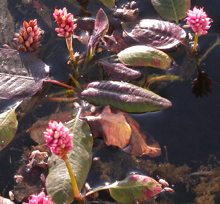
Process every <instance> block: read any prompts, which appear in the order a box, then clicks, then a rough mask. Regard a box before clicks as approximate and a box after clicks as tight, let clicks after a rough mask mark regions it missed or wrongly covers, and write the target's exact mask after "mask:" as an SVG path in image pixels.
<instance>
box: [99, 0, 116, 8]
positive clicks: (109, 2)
mask: <svg viewBox="0 0 220 204" xmlns="http://www.w3.org/2000/svg"><path fill="white" fill-rule="evenodd" d="M100 1H101V2H102V3H103V4H104V5H105V6H106V7H109V8H114V7H115V0H100Z"/></svg>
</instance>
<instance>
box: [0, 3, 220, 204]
mask: <svg viewBox="0 0 220 204" xmlns="http://www.w3.org/2000/svg"><path fill="white" fill-rule="evenodd" d="M33 2H34V1H33ZM33 2H32V1H28V0H26V1H19V0H16V1H14V0H8V7H9V10H10V11H11V13H12V16H13V18H14V21H15V27H16V29H19V27H20V26H21V24H22V22H23V21H24V20H26V21H29V20H30V19H34V18H37V19H38V22H39V26H40V27H41V28H42V29H43V30H45V36H44V40H43V46H42V48H43V49H42V52H41V56H40V57H41V59H42V60H43V61H44V62H45V63H46V64H48V65H49V66H50V67H51V73H52V76H54V78H55V79H57V80H60V81H65V80H67V79H68V74H69V72H70V69H69V68H68V66H67V65H66V60H67V58H68V51H67V49H66V47H65V46H66V45H65V40H64V39H59V38H57V37H56V33H55V31H54V26H55V24H53V27H52V28H50V27H49V26H48V25H47V24H46V23H45V21H44V20H43V19H42V18H41V16H39V13H38V12H36V9H35V8H34V6H33ZM39 2H40V1H39ZM41 2H42V3H44V4H45V5H46V6H47V7H48V8H49V9H50V10H53V9H54V8H55V7H57V8H63V7H64V6H66V7H67V8H68V10H69V11H70V12H72V13H74V14H75V15H76V16H77V15H80V9H79V8H78V7H77V6H75V5H77V4H76V3H73V2H75V1H71V0H66V1H64V0H63V1H60V0H59V1H53V0H47V1H46V0H45V1H43V0H42V1H41ZM124 2H127V1H120V3H119V5H121V4H123V3H124ZM137 2H138V4H139V7H140V18H157V19H159V16H158V14H157V13H156V12H155V11H154V9H153V7H152V5H151V3H150V1H143V0H140V1H137ZM195 5H197V6H199V7H205V10H206V12H207V13H208V15H209V16H210V17H211V18H212V19H213V21H214V22H213V23H212V27H211V29H210V32H209V34H208V35H207V36H203V37H201V38H199V46H200V53H199V54H201V55H202V54H203V53H204V52H205V51H206V49H207V48H208V47H209V46H210V45H212V44H213V43H214V42H215V39H216V37H217V36H216V34H217V33H219V31H220V15H219V11H220V3H219V2H218V1H206V0H195V1H193V0H192V7H193V6H195ZM101 6H102V4H101V3H100V2H99V1H98V0H97V1H95V0H93V1H90V3H89V5H88V8H87V9H88V11H90V12H91V13H92V15H91V16H92V17H95V15H96V13H97V11H98V9H99V8H100V7H101ZM108 12H110V10H109V9H106V13H108ZM51 19H52V18H51ZM52 22H53V19H52ZM74 48H75V50H76V51H81V50H83V49H84V47H83V46H82V45H81V44H80V43H78V42H77V41H76V43H75V44H74ZM219 56H220V46H217V47H216V48H215V49H214V50H213V51H212V52H211V54H209V55H208V57H207V58H206V59H205V60H204V61H203V63H202V66H201V68H202V70H204V71H206V72H207V73H208V74H209V76H210V77H211V78H212V79H213V81H214V85H213V86H212V93H211V94H210V95H209V96H208V97H203V98H198V99H197V98H196V97H195V96H194V95H193V94H191V82H192V79H194V78H195V77H196V73H195V74H194V75H193V76H192V77H191V79H189V80H186V81H183V82H179V81H178V82H173V83H169V84H168V85H167V86H166V87H164V88H163V89H161V90H160V93H159V94H160V95H161V96H163V97H165V98H167V99H169V100H170V101H171V102H172V104H173V106H172V107H171V108H169V109H167V110H163V111H158V112H154V113H146V114H134V115H133V117H134V118H135V119H136V120H137V121H138V122H139V123H140V125H141V126H142V128H143V129H144V130H145V131H147V132H149V133H150V134H151V135H152V136H153V137H154V138H155V139H156V140H157V142H158V143H159V144H160V145H161V147H162V152H163V154H162V156H160V157H159V158H157V159H156V161H160V162H164V161H165V153H164V152H165V150H164V148H163V146H166V147H167V154H168V159H169V162H170V163H172V164H175V165H177V166H178V165H183V164H187V165H188V166H189V167H191V168H192V169H195V170H196V169H198V167H199V166H200V165H201V164H207V161H208V159H209V156H210V154H213V155H215V156H216V157H217V159H220V123H219V121H220V57H219ZM55 89H59V88H57V87H55ZM5 103H6V104H8V102H7V101H6V102H3V103H2V104H1V106H5ZM55 109H56V107H51V106H50V105H49V104H48V105H44V106H43V107H42V108H41V109H40V111H38V114H37V117H38V118H40V117H44V116H46V115H48V114H50V113H53V112H54V111H55ZM35 114H36V113H35ZM35 121H36V118H35V117H32V116H31V115H29V116H28V117H27V120H26V123H25V124H22V126H21V127H19V130H20V131H23V130H24V129H25V128H26V129H28V128H30V126H31V125H32V123H34V122H35ZM18 133H19V131H18ZM35 144H36V143H35V142H33V140H31V139H30V137H29V133H26V134H25V135H23V136H22V137H19V138H18V139H16V140H15V141H13V142H12V143H11V144H10V145H9V146H8V147H7V148H6V149H5V150H3V151H2V152H0V194H1V195H3V196H5V197H7V193H8V191H9V190H12V189H13V185H14V179H13V176H14V174H15V172H16V170H17V169H18V167H19V165H20V159H21V154H22V152H23V150H24V148H28V147H30V146H31V145H35ZM107 149H108V148H107ZM105 151H106V152H105V153H103V155H105V154H106V155H105V156H106V157H108V154H109V153H108V151H110V152H111V151H112V150H111V149H110V150H105ZM97 154H98V153H97ZM98 156H100V155H99V154H98ZM110 157H111V156H110ZM146 159H147V157H146ZM125 171H127V173H129V171H132V169H127V170H125ZM89 176H90V177H89V178H88V180H89V181H90V182H92V184H93V185H98V182H101V181H100V180H99V179H94V178H91V177H92V176H93V175H91V174H89ZM97 176H98V175H97ZM95 180H97V183H96V182H95ZM180 189H181V187H180ZM177 192H178V190H177ZM182 199H183V200H180V199H179V198H178V195H177V199H176V203H187V202H193V199H191V200H188V198H182Z"/></svg>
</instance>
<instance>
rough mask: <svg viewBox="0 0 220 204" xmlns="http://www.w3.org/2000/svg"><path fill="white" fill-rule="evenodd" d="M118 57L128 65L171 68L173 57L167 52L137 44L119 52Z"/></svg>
mask: <svg viewBox="0 0 220 204" xmlns="http://www.w3.org/2000/svg"><path fill="white" fill-rule="evenodd" d="M118 59H119V60H120V61H121V62H122V63H124V64H125V65H128V66H150V67H155V68H159V69H169V68H170V67H171V63H172V58H171V57H170V56H169V55H167V54H166V53H165V52H163V51H161V50H158V49H156V48H153V47H148V46H145V45H135V46H132V47H129V48H126V49H124V50H123V51H121V52H119V53H118Z"/></svg>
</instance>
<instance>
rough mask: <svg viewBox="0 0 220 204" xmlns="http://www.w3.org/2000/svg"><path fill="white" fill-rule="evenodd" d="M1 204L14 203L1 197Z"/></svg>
mask: <svg viewBox="0 0 220 204" xmlns="http://www.w3.org/2000/svg"><path fill="white" fill-rule="evenodd" d="M0 203H1V204H14V202H12V201H11V200H9V199H7V198H3V197H2V196H0Z"/></svg>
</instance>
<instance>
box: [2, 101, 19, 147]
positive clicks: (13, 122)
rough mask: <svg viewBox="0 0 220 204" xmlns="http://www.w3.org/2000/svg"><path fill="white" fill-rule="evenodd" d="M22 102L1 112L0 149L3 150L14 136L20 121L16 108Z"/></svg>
mask: <svg viewBox="0 0 220 204" xmlns="http://www.w3.org/2000/svg"><path fill="white" fill-rule="evenodd" d="M20 103H21V102H19V103H17V105H16V106H15V107H14V108H12V109H11V110H7V111H4V112H3V113H1V114H0V151H1V150H3V149H4V148H5V147H6V146H7V145H8V144H9V143H10V142H11V140H12V139H13V138H14V136H15V133H16V131H17V127H18V121H17V117H16V114H15V109H16V108H17V107H18V105H20Z"/></svg>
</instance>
